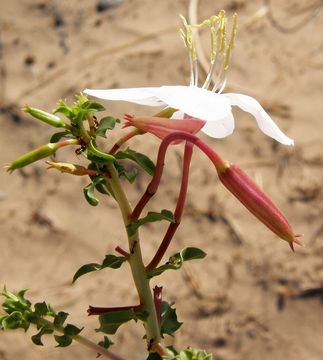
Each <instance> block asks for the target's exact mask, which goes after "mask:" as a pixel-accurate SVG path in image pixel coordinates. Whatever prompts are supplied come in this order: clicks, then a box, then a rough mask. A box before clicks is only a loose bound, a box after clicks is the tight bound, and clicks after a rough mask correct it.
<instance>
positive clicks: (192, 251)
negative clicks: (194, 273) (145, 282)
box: [147, 247, 206, 279]
mask: <svg viewBox="0 0 323 360" xmlns="http://www.w3.org/2000/svg"><path fill="white" fill-rule="evenodd" d="M205 256H206V253H205V252H204V251H203V250H201V249H198V248H195V247H188V248H185V249H183V250H182V251H181V252H179V253H176V254H174V255H172V256H171V257H170V258H169V260H168V261H167V263H166V264H164V265H162V266H159V267H157V268H155V269H152V270H151V271H149V272H148V273H147V277H148V279H150V278H152V277H154V276H158V275H160V274H162V273H163V272H164V271H166V270H178V269H180V268H181V267H182V265H183V263H184V261H189V260H193V259H203V258H205Z"/></svg>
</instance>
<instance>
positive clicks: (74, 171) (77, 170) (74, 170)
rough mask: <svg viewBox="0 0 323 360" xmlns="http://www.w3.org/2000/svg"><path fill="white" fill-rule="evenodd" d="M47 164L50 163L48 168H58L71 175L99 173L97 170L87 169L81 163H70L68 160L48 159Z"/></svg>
mask: <svg viewBox="0 0 323 360" xmlns="http://www.w3.org/2000/svg"><path fill="white" fill-rule="evenodd" d="M46 164H48V165H49V167H48V168H47V169H56V170H58V171H60V172H62V173H67V174H71V175H77V176H83V175H89V176H94V175H97V171H95V170H90V169H87V168H85V167H84V166H81V165H76V164H70V163H66V162H55V161H46Z"/></svg>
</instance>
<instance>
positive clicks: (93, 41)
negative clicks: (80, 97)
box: [0, 0, 323, 360]
mask: <svg viewBox="0 0 323 360" xmlns="http://www.w3.org/2000/svg"><path fill="white" fill-rule="evenodd" d="M200 3H201V4H200V5H201V6H200V11H199V18H200V19H201V18H203V17H206V16H210V15H211V14H213V13H216V12H218V11H219V9H221V8H225V9H227V12H228V15H231V14H232V13H233V12H234V11H237V12H238V15H239V24H240V29H239V32H238V37H237V43H236V47H235V50H234V56H233V60H232V63H231V68H230V72H229V78H228V86H227V91H236V92H242V93H245V94H249V95H252V96H255V97H257V99H259V101H260V102H261V103H262V104H264V106H265V107H266V109H267V110H268V111H269V112H270V114H271V115H272V117H273V118H274V119H275V120H276V121H277V123H278V124H279V126H280V127H281V128H282V129H283V130H284V131H286V133H287V134H288V135H289V136H290V137H292V138H294V139H295V143H296V146H295V147H294V148H288V147H284V146H283V145H280V144H277V143H276V142H274V141H272V140H271V139H269V138H268V137H266V136H265V135H263V134H262V133H261V132H260V131H259V130H258V128H257V126H256V124H255V122H254V120H253V119H252V118H251V117H250V116H248V115H246V114H245V113H243V112H241V111H236V112H235V115H236V125H237V129H236V131H235V133H234V134H233V135H232V136H231V137H229V138H227V139H225V140H212V139H210V138H208V139H206V138H205V140H206V141H207V143H208V144H210V145H211V146H213V147H214V148H216V149H217V150H218V151H219V153H220V154H222V156H223V157H225V158H226V159H228V160H230V161H232V162H234V163H237V164H239V165H240V166H241V167H242V168H244V169H245V170H246V172H247V173H248V174H249V175H250V176H251V177H252V178H254V179H255V180H256V181H257V182H260V183H261V184H262V186H263V188H264V189H265V191H266V192H267V193H268V194H270V195H271V196H272V198H273V199H274V200H275V202H276V203H277V204H278V205H279V206H280V207H281V208H282V209H283V211H284V212H285V213H286V215H287V216H288V218H289V219H290V222H291V223H292V225H293V227H294V229H295V231H296V232H301V233H304V234H305V235H304V243H305V245H306V246H305V247H303V248H299V247H298V248H297V251H296V253H292V252H291V251H290V249H289V247H288V245H287V244H286V243H285V242H283V241H281V240H279V239H277V237H276V236H274V235H273V234H272V233H271V232H270V231H268V230H267V228H265V227H264V226H263V225H262V224H259V223H258V222H257V221H256V220H255V218H254V217H253V216H252V215H250V214H249V213H248V212H247V210H245V209H244V208H243V207H242V206H241V205H240V204H239V203H238V202H237V201H236V200H235V199H234V198H233V196H232V195H231V194H229V193H228V192H227V191H226V190H225V189H224V188H223V187H222V186H220V185H219V183H218V181H217V177H216V175H215V174H214V171H213V169H212V168H211V167H210V164H209V163H208V162H207V161H206V159H205V157H204V156H203V155H201V154H199V153H198V152H196V154H194V159H193V165H192V173H191V182H190V186H189V194H188V200H187V206H186V209H185V217H184V220H183V222H182V225H181V228H180V229H179V231H178V232H177V234H176V237H175V239H174V241H173V244H172V245H171V248H170V249H169V252H168V255H170V254H172V253H174V252H175V251H177V250H179V249H181V248H183V247H185V246H190V245H191V246H192V245H193V246H200V247H202V248H203V249H204V250H205V251H206V252H207V253H208V257H207V258H206V259H205V260H204V262H202V261H196V262H195V263H190V264H187V266H185V270H184V271H181V272H168V273H166V274H165V275H163V276H161V277H160V278H158V280H157V284H159V285H163V286H164V296H165V298H166V299H167V300H174V301H176V303H177V307H178V316H179V319H180V320H181V321H184V325H183V326H182V328H181V329H180V330H179V331H178V332H177V333H176V336H175V338H174V339H173V340H171V339H170V340H169V339H168V341H169V342H170V343H174V345H175V346H176V347H178V348H185V347H186V346H188V345H192V346H195V347H202V348H206V349H207V350H209V351H210V352H212V353H213V354H214V359H217V360H220V359H221V360H242V359H244V360H247V359H248V360H259V359H262V360H269V359H270V360H272V359H276V360H283V359H284V360H292V359H293V360H295V359H296V360H321V359H322V358H323V307H322V298H323V290H322V287H323V247H322V240H323V239H322V234H323V220H322V218H323V217H322V214H323V212H322V209H323V206H322V163H323V153H322V119H323V107H322V92H323V56H322V49H323V43H322V33H323V11H321V12H320V11H319V10H320V6H322V1H321V0H320V1H315V0H311V1H310V2H309V1H305V0H299V1H278V0H273V1H271V3H270V4H271V9H272V12H273V15H274V17H275V19H277V20H278V21H279V23H280V24H283V26H285V27H287V29H291V31H283V29H280V28H279V27H277V24H275V22H274V21H273V19H272V17H271V16H270V13H268V12H267V14H265V15H264V16H261V17H259V18H257V19H254V18H253V16H254V14H256V13H257V11H259V9H263V6H264V3H263V2H262V1H260V0H256V1H246V0H231V1H229V0H227V1H216V2H215V1H211V0H209V1H208V0H201V1H200ZM95 5H96V1H85V0H79V1H76V0H69V1H58V0H57V1H42V0H2V1H1V13H0V71H1V74H0V76H1V77H0V91H1V92H0V106H1V108H0V124H1V132H0V141H1V150H2V151H1V152H0V163H5V162H8V161H9V160H11V159H13V158H15V157H17V156H19V155H20V154H22V153H23V152H25V151H28V150H30V149H32V148H34V147H37V146H39V145H41V144H43V143H45V142H47V141H48V139H49V136H50V134H51V129H49V128H48V127H46V126H45V125H43V124H40V123H37V122H36V121H33V120H32V119H31V118H30V117H28V116H26V115H24V114H23V113H21V111H20V108H21V107H22V106H23V105H24V104H25V103H28V104H30V105H31V106H37V107H41V108H43V109H44V110H48V111H51V110H52V109H53V108H54V107H55V103H56V101H57V100H58V99H59V98H67V99H68V100H69V101H73V99H74V94H76V93H78V92H79V91H81V90H82V89H84V88H85V87H102V88H113V87H132V86H158V85H161V84H169V85H171V84H186V83H187V78H188V64H187V57H186V53H185V50H184V48H183V46H182V42H181V40H180V38H179V36H178V27H179V25H180V22H179V18H178V14H179V13H182V14H187V1H184V0H183V1H180V0H179V1H174V0H163V1H154V0H126V1H124V2H123V4H122V5H120V6H118V7H115V8H113V9H109V10H107V11H104V12H100V13H99V12H97V11H96V9H95ZM306 19H309V20H308V21H306ZM300 23H301V24H302V26H297V25H298V24H300ZM204 40H205V39H204V38H203V41H204ZM203 43H204V45H207V43H206V41H204V42H203ZM108 110H109V113H110V114H112V115H114V116H119V117H122V114H123V113H124V112H130V113H135V114H140V115H142V114H149V113H151V109H148V110H147V109H145V108H143V107H139V106H137V107H136V106H132V105H129V104H125V103H111V104H108ZM111 142H113V139H111ZM139 142H140V143H139ZM158 143H159V141H158V140H156V139H155V138H153V137H149V136H145V137H144V140H143V138H141V139H139V138H138V139H135V140H133V143H132V145H133V147H135V146H137V147H138V148H139V149H141V150H143V151H148V152H149V153H150V154H154V153H155V152H156V150H157V147H158ZM65 153H66V154H67V153H68V151H66V152H64V154H65ZM181 154H182V148H181V147H177V149H174V150H173V151H171V153H170V155H169V156H168V157H167V166H166V170H165V174H164V177H163V181H162V188H161V190H160V192H159V193H158V195H157V196H156V197H155V198H154V199H153V201H152V202H151V204H150V206H149V208H150V209H151V210H155V211H158V210H159V209H160V208H169V209H172V208H173V207H174V203H175V200H176V196H177V191H178V181H179V175H180V167H179V159H180V156H181ZM68 158H70V159H72V158H73V154H72V155H67V159H68ZM61 159H62V160H63V152H62V155H61ZM45 166H46V165H45V164H44V162H38V163H35V164H34V165H32V166H30V167H28V168H27V169H24V170H22V171H16V172H15V173H14V174H12V175H8V174H6V173H4V172H2V173H1V174H0V185H1V186H0V208H1V211H0V222H1V242H0V255H1V257H0V264H1V272H0V286H3V284H6V285H7V287H8V289H10V290H12V291H17V290H19V289H21V288H29V289H30V290H29V292H28V294H29V297H30V298H31V299H32V300H33V301H42V300H44V299H46V300H47V301H49V302H50V303H51V304H52V305H53V306H54V307H55V308H57V309H58V310H65V311H68V312H69V313H70V314H71V321H72V322H74V323H75V324H77V325H80V326H85V330H84V333H85V334H91V335H90V336H91V337H92V338H93V339H99V337H98V334H93V333H91V329H93V328H96V327H97V325H98V322H97V319H96V318H95V317H87V314H86V309H87V306H88V305H89V304H92V305H98V306H99V305H101V306H116V305H119V304H120V303H119V299H122V300H123V299H126V300H127V303H135V302H136V294H135V292H134V290H133V289H132V284H131V278H130V276H129V273H128V272H126V273H122V272H120V271H119V272H116V271H108V270H107V271H102V272H100V273H97V274H91V275H88V276H85V277H84V278H83V279H81V280H80V281H79V282H78V283H76V284H75V285H73V286H72V285H71V277H72V275H73V274H74V272H75V271H76V270H77V269H78V268H79V267H80V266H81V265H82V264H84V263H89V262H98V261H100V260H101V259H102V258H103V256H104V254H106V253H109V252H112V251H113V249H114V248H115V246H116V245H123V244H125V234H124V230H123V229H122V226H121V221H120V218H119V213H118V209H117V208H116V206H115V204H114V203H113V201H112V200H111V199H108V200H107V201H105V200H106V199H102V202H101V204H100V205H99V206H98V207H97V208H92V207H90V206H88V204H87V203H86V202H85V200H84V199H83V195H82V188H83V187H84V186H85V185H86V184H87V180H86V179H84V178H74V177H69V176H68V175H65V176H60V175H59V174H57V173H55V172H54V171H45ZM147 181H148V178H147V177H145V176H142V177H140V182H139V184H138V186H137V187H132V188H130V187H129V190H128V191H129V197H130V199H131V201H132V202H135V201H136V200H137V199H138V198H139V197H140V194H141V193H142V191H143V190H144V188H145V185H146V183H147ZM162 231H163V229H161V228H160V227H159V225H153V226H150V227H148V228H147V229H146V230H145V231H144V232H143V247H144V252H145V259H146V260H148V259H149V258H150V256H151V254H152V252H153V249H154V248H155V247H156V245H157V244H158V241H159V239H160V236H161V235H162V233H163V232H162ZM197 284H198V285H197ZM152 285H154V284H152ZM279 305H280V306H279ZM282 305H284V306H282ZM142 333H143V332H142V328H141V327H140V326H138V325H135V324H130V325H129V326H128V325H126V326H124V329H123V330H122V331H120V334H119V335H118V336H116V338H115V346H114V351H116V352H118V353H120V354H121V355H123V356H124V357H125V358H126V359H129V360H132V359H141V358H143V354H144V344H140V341H139V340H140V338H141V336H142ZM31 334H33V332H28V333H27V335H26V334H24V333H23V332H20V331H19V332H4V333H1V334H0V359H2V360H16V359H24V360H40V359H41V360H54V359H69V360H72V359H93V358H94V356H93V354H92V353H90V352H89V351H87V350H86V349H85V350H84V349H83V348H81V347H80V346H79V345H77V344H76V345H73V346H71V347H70V348H67V349H55V348H54V344H53V343H52V342H51V341H45V342H46V346H44V347H43V348H41V347H36V346H34V345H33V344H32V343H31V340H30V335H31ZM138 344H139V345H138Z"/></svg>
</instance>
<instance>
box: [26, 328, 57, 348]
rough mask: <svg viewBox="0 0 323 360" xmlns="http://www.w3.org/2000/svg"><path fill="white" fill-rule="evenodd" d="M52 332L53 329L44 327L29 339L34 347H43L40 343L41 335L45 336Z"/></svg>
mask: <svg viewBox="0 0 323 360" xmlns="http://www.w3.org/2000/svg"><path fill="white" fill-rule="evenodd" d="M53 332H54V330H53V329H48V328H46V327H42V328H41V329H40V331H39V332H38V333H37V334H35V335H33V336H32V337H31V341H32V342H33V343H34V344H35V345H38V346H43V345H44V344H43V342H42V341H41V338H42V336H43V335H46V334H52V333H53Z"/></svg>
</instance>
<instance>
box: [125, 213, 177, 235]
mask: <svg viewBox="0 0 323 360" xmlns="http://www.w3.org/2000/svg"><path fill="white" fill-rule="evenodd" d="M161 220H166V221H169V222H171V223H174V222H175V220H174V215H173V213H172V212H171V211H169V210H165V209H164V210H162V211H161V212H160V213H157V212H149V213H148V214H147V215H146V216H145V217H144V218H141V219H138V220H136V221H134V222H132V223H130V224H129V225H127V233H128V236H129V237H131V236H133V235H134V234H135V233H136V231H137V230H138V228H139V227H140V226H141V225H144V224H147V223H151V222H155V221H161Z"/></svg>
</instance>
